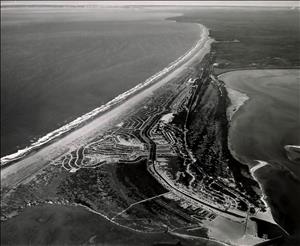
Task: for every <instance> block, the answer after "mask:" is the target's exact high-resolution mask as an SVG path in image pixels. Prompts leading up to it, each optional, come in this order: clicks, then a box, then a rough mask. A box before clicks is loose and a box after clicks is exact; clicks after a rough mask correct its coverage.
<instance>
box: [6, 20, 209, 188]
mask: <svg viewBox="0 0 300 246" xmlns="http://www.w3.org/2000/svg"><path fill="white" fill-rule="evenodd" d="M202 29H203V32H202V37H201V40H202V42H201V45H200V46H199V48H197V49H196V50H195V52H193V53H192V54H190V56H189V59H186V61H185V62H184V63H183V64H181V65H180V66H179V67H177V68H175V69H174V70H173V71H172V72H170V73H169V74H168V75H166V76H165V77H163V78H162V79H161V80H159V81H158V82H156V83H154V84H153V85H151V86H150V87H148V88H146V89H144V90H143V91H141V92H140V93H138V94H136V95H134V96H132V97H131V98H129V99H128V100H127V101H125V102H123V103H122V104H121V105H119V106H117V107H115V108H113V109H112V110H110V111H108V112H106V113H104V114H103V115H101V116H99V117H97V118H95V119H94V120H93V121H91V122H90V123H88V124H86V125H84V126H83V127H81V128H79V129H76V130H74V131H73V132H71V133H69V134H68V135H66V136H65V137H63V138H61V139H59V140H57V141H55V142H53V143H51V144H49V145H48V146H45V147H44V148H42V149H40V150H39V151H37V152H35V153H32V154H31V155H29V156H27V157H25V158H24V159H22V160H20V161H18V162H16V163H15V164H13V165H11V166H8V167H6V168H4V169H3V170H1V182H2V186H10V187H11V186H14V185H16V184H18V183H19V182H21V181H23V180H24V179H26V178H27V177H31V176H32V175H33V174H34V173H36V172H37V171H38V170H40V169H42V168H44V167H45V166H46V165H47V164H48V163H49V161H50V160H53V159H56V158H57V157H59V156H61V155H62V154H64V153H66V152H68V151H70V150H74V149H76V148H78V147H79V146H82V145H84V144H87V143H88V142H89V141H90V140H91V139H93V138H94V137H95V136H96V135H98V134H100V133H103V132H104V131H105V130H106V129H108V128H109V127H111V126H113V125H116V124H118V123H120V122H121V119H122V118H123V117H124V116H126V115H127V114H128V113H129V112H130V111H131V110H132V109H133V108H134V107H136V106H137V105H139V104H140V103H141V102H142V101H143V100H144V99H145V98H146V97H149V96H151V95H152V93H153V92H154V91H155V90H157V89H158V88H160V87H161V86H163V85H164V84H166V83H167V82H169V81H170V80H171V79H173V78H174V77H176V76H178V75H179V74H181V73H182V72H184V71H185V69H186V68H187V67H188V66H190V65H191V64H192V63H193V62H195V61H196V59H200V60H201V59H203V57H204V56H205V55H206V54H207V53H209V51H210V44H211V43H212V39H210V38H209V36H208V35H209V32H208V29H207V28H205V27H204V26H202Z"/></svg>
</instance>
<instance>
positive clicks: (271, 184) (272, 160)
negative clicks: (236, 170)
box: [219, 69, 300, 234]
mask: <svg viewBox="0 0 300 246" xmlns="http://www.w3.org/2000/svg"><path fill="white" fill-rule="evenodd" d="M219 79H220V80H223V81H224V82H225V84H226V86H227V87H228V88H230V89H233V90H236V91H238V92H240V93H243V94H246V95H247V96H248V97H249V100H247V101H246V103H244V105H243V106H242V107H240V108H239V110H238V111H237V112H236V113H235V114H234V115H233V118H232V121H231V126H230V129H229V142H230V143H229V144H230V148H231V150H232V151H233V152H234V153H235V155H236V157H237V158H238V159H239V160H240V161H241V162H243V163H245V164H248V165H249V167H254V166H255V165H257V164H258V161H264V162H266V163H267V165H262V166H261V168H259V169H257V170H256V171H255V176H256V177H257V178H258V180H259V182H260V183H261V184H262V186H263V189H264V192H265V195H266V196H267V201H268V202H269V203H270V205H271V207H272V208H273V214H275V218H277V220H278V222H279V223H280V224H281V225H283V226H284V227H285V228H287V230H288V231H290V232H291V233H292V234H293V233H295V231H297V230H299V222H300V221H299V218H300V214H299V209H298V207H299V206H300V200H299V198H297V197H295V193H299V192H300V184H299V183H300V169H299V163H297V160H291V159H289V158H288V153H287V151H286V148H285V147H286V146H287V145H296V146H297V145H298V146H299V145H300V138H299V136H300V129H299V124H300V119H299V112H300V103H299V91H300V84H299V79H300V73H299V70H298V69H281V70H278V69H273V70H240V71H233V72H227V73H224V74H221V75H220V76H219Z"/></svg>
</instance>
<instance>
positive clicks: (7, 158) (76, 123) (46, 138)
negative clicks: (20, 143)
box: [1, 24, 206, 166]
mask: <svg viewBox="0 0 300 246" xmlns="http://www.w3.org/2000/svg"><path fill="white" fill-rule="evenodd" d="M198 26H199V27H200V39H199V40H198V41H197V42H196V44H195V45H194V46H193V47H192V48H191V49H190V50H189V51H187V52H186V53H185V54H184V55H182V56H180V57H179V58H177V59H176V60H175V61H173V62H171V63H170V64H169V65H168V66H167V67H165V68H164V69H163V70H161V71H159V72H157V73H156V74H154V75H152V76H151V77H149V78H148V79H147V80H145V81H144V82H142V83H140V84H138V85H136V86H135V87H133V88H131V89H129V90H127V91H125V92H124V93H122V94H120V95H118V96H117V97H115V98H114V99H112V100H111V101H109V102H108V103H106V104H103V105H101V106H100V107H98V108H95V109H94V110H92V111H90V112H88V113H86V114H84V115H82V116H80V117H78V118H76V119H75V120H73V121H71V122H70V123H68V124H66V125H64V126H62V127H60V128H58V129H56V130H54V131H52V132H50V133H48V134H46V135H45V136H43V137H41V138H39V139H38V140H37V141H36V142H34V143H32V144H31V145H30V146H27V147H25V148H24V149H20V150H18V151H17V152H15V153H13V154H10V155H6V156H4V157H2V158H1V166H2V165H6V164H8V163H10V162H13V161H16V160H19V159H21V158H23V157H25V156H26V155H28V154H29V153H30V152H31V151H32V150H35V149H37V148H40V147H41V146H43V145H45V144H47V143H48V142H50V141H52V140H54V139H56V138H58V137H59V136H61V135H62V134H65V133H67V132H69V131H71V130H74V129H75V128H76V127H78V126H79V125H81V124H82V123H84V122H86V121H88V120H90V119H92V118H95V117H96V116H98V114H100V113H103V112H105V111H107V110H109V109H111V108H112V107H113V106H115V105H117V104H119V103H120V102H122V101H124V100H126V99H128V98H129V97H130V96H131V95H133V94H134V93H136V92H138V91H140V90H141V89H143V88H144V87H146V86H148V85H150V84H152V83H153V82H155V81H156V80H157V79H160V78H161V77H163V76H164V75H166V74H167V73H168V72H170V71H172V70H173V69H174V68H175V67H177V66H178V65H180V64H181V63H183V62H184V61H185V60H187V59H188V58H189V57H190V56H192V55H193V53H194V52H195V51H196V50H198V49H199V48H200V47H201V46H202V44H203V41H204V40H205V38H206V37H205V35H202V34H203V32H204V30H205V27H204V26H203V25H201V24H199V25H198Z"/></svg>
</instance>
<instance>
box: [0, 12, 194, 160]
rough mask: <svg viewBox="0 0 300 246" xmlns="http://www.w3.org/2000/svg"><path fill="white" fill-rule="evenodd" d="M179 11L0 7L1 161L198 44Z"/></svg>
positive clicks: (114, 95)
mask: <svg viewBox="0 0 300 246" xmlns="http://www.w3.org/2000/svg"><path fill="white" fill-rule="evenodd" d="M176 15H179V14H176V13H172V14H170V13H167V12H155V11H150V10H145V9H142V8H111V9H110V8H71V7H64V8H50V7H41V8H39V7H26V8H21V7H19V8H1V157H3V156H5V155H8V154H12V153H14V152H16V151H17V150H18V149H22V148H24V147H26V146H29V145H30V144H31V143H32V142H35V141H36V140H37V139H39V138H40V137H42V136H44V135H45V134H47V133H49V132H51V131H53V130H55V129H57V128H59V127H61V126H62V125H65V124H67V123H68V122H70V121H72V120H74V119H76V118H77V117H79V116H81V115H83V114H85V113H87V112H89V111H91V110H93V109H95V108H97V107H99V106H101V105H103V104H105V103H107V102H108V101H110V100H112V99H113V98H115V97H116V96H118V95H119V94H121V93H123V92H124V91H127V90H129V89H130V88H132V87H134V86H136V85H137V84H139V83H141V82H143V81H145V80H146V79H147V78H149V77H150V76H151V75H153V74H155V73H157V72H159V71H161V70H162V69H163V68H165V67H166V66H167V65H168V64H170V63H171V62H172V61H174V60H176V59H177V58H178V57H180V56H182V55H183V54H184V53H185V52H187V51H188V50H190V49H191V48H192V47H193V45H194V44H195V43H196V42H197V41H198V39H199V27H198V26H197V25H196V24H188V23H176V22H172V21H167V20H165V18H167V17H170V16H176Z"/></svg>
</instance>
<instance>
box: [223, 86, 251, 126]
mask: <svg viewBox="0 0 300 246" xmlns="http://www.w3.org/2000/svg"><path fill="white" fill-rule="evenodd" d="M226 90H227V93H228V97H229V99H230V105H229V107H227V112H226V114H227V118H228V120H229V121H231V119H232V117H233V115H234V113H235V112H237V111H238V109H239V108H240V107H241V106H242V105H243V104H244V103H245V102H246V101H247V100H248V99H249V97H248V96H247V95H246V94H245V93H241V92H239V91H237V90H233V89H231V88H229V87H228V86H226Z"/></svg>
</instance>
